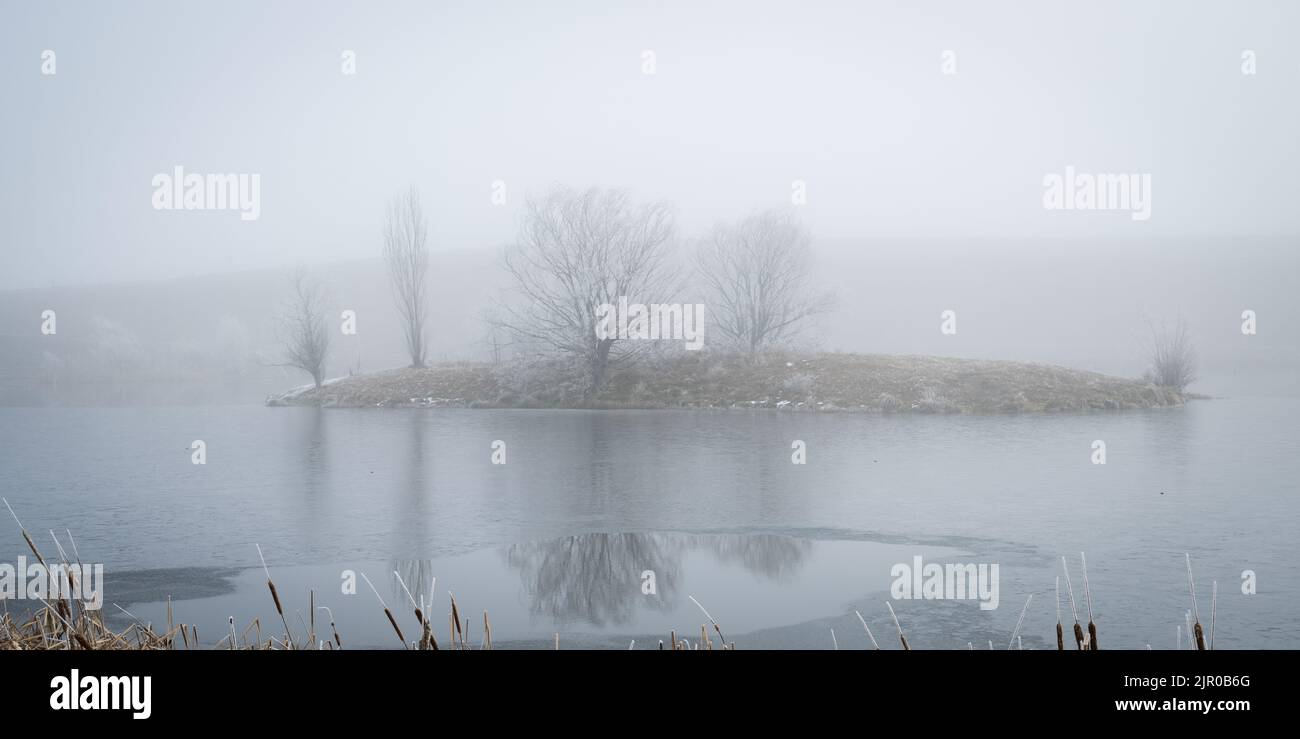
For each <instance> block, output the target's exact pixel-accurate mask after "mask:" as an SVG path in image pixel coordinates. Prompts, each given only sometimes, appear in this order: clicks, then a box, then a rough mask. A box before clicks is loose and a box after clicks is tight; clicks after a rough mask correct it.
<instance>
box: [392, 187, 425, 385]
mask: <svg viewBox="0 0 1300 739" xmlns="http://www.w3.org/2000/svg"><path fill="white" fill-rule="evenodd" d="M427 237H428V221H427V220H426V219H425V217H424V209H423V208H422V207H421V205H420V193H419V192H418V191H417V190H416V189H415V188H414V187H412V188H411V189H410V190H407V192H406V194H405V195H399V196H398V197H395V198H393V199H392V200H391V201H389V203H388V215H387V218H386V220H385V222H384V261H385V262H386V263H387V265H388V279H389V283H390V285H391V286H392V289H393V302H394V303H395V304H396V305H397V312H398V314H399V315H400V316H401V318H402V333H403V335H404V337H405V338H406V351H407V353H408V354H409V355H410V356H411V366H412V367H423V366H425V364H424V362H425V355H426V352H427V346H426V344H425V335H424V325H425V321H426V320H427V317H428V308H429V291H428V272H429V249H428V244H427Z"/></svg>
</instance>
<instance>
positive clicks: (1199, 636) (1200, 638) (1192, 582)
mask: <svg viewBox="0 0 1300 739" xmlns="http://www.w3.org/2000/svg"><path fill="white" fill-rule="evenodd" d="M1183 556H1184V557H1186V558H1187V587H1188V589H1190V590H1191V592H1192V613H1193V614H1195V616H1196V627H1195V631H1194V632H1193V634H1194V636H1195V639H1196V649H1197V651H1201V652H1204V651H1205V631H1204V630H1203V629H1202V628H1201V609H1200V608H1199V607H1197V605H1196V579H1195V578H1193V577H1192V555H1191V553H1190V552H1183Z"/></svg>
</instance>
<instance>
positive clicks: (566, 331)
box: [499, 188, 679, 397]
mask: <svg viewBox="0 0 1300 739" xmlns="http://www.w3.org/2000/svg"><path fill="white" fill-rule="evenodd" d="M673 236H674V229H673V223H672V215H671V212H670V209H669V206H668V205H667V204H666V203H663V202H657V203H650V204H644V205H637V204H634V203H633V202H632V198H631V196H630V195H629V194H628V193H627V192H626V191H623V190H603V189H600V188H591V189H588V190H585V191H582V192H576V191H573V190H569V189H566V188H556V189H555V190H553V191H552V192H551V193H549V194H548V195H547V196H546V197H544V198H542V199H540V200H534V199H529V201H528V205H527V212H526V214H525V216H524V218H523V221H522V223H521V226H520V232H519V236H518V239H517V241H516V243H515V244H513V245H512V246H510V247H508V248H507V249H506V251H505V255H504V264H505V268H506V270H507V271H508V272H509V273H510V276H511V277H512V278H513V281H514V284H515V288H516V290H517V292H518V297H519V300H518V301H515V302H511V303H507V304H505V305H503V306H502V307H501V312H500V317H499V320H500V322H501V324H502V325H503V326H504V327H505V328H507V329H508V330H509V331H510V333H511V335H512V338H513V339H514V341H515V342H517V343H523V344H527V345H533V346H540V347H543V348H544V349H548V350H551V351H554V352H557V353H560V354H563V355H566V356H569V357H572V358H574V359H576V360H577V361H578V362H579V364H580V365H581V366H582V368H583V370H584V371H585V373H586V375H587V378H586V381H587V382H586V393H587V396H588V397H590V396H591V395H592V394H594V393H596V392H598V391H599V390H600V389H601V388H602V387H603V386H604V383H605V379H606V378H607V376H608V371H609V368H610V367H611V366H612V365H614V364H615V363H617V362H619V361H622V360H623V359H625V358H627V357H629V356H631V355H632V354H635V353H636V350H637V349H639V348H643V347H628V346H627V342H625V341H621V340H620V339H619V338H618V337H617V336H615V337H608V336H606V337H603V338H602V337H600V336H598V335H597V333H596V323H597V309H598V308H599V307H600V306H601V305H617V304H618V303H619V298H620V297H624V296H626V297H628V299H629V300H636V299H643V300H645V301H647V302H648V301H650V300H666V299H669V298H671V297H673V294H674V293H675V292H676V290H677V289H678V287H679V286H678V284H677V279H678V274H679V272H678V270H677V269H676V267H675V266H674V265H673V264H672V262H671V256H672V255H671V250H672V247H673ZM646 343H648V342H646Z"/></svg>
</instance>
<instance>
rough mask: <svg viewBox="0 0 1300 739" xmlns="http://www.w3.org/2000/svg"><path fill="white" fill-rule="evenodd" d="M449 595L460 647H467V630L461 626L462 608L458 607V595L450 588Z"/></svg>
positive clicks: (452, 620)
mask: <svg viewBox="0 0 1300 739" xmlns="http://www.w3.org/2000/svg"><path fill="white" fill-rule="evenodd" d="M447 595H448V596H449V597H450V598H451V622H452V624H454V625H455V627H456V637H458V638H459V639H460V648H461V649H464V648H465V632H464V631H463V630H462V629H461V626H460V609H459V608H457V607H456V595H455V594H454V593H452V592H451V591H450V590H449V591H447Z"/></svg>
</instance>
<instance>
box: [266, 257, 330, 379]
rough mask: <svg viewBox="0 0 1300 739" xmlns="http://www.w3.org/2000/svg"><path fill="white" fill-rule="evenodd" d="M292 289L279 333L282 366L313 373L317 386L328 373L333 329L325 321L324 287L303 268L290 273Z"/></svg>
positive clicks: (285, 306) (286, 301)
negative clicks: (326, 359)
mask: <svg viewBox="0 0 1300 739" xmlns="http://www.w3.org/2000/svg"><path fill="white" fill-rule="evenodd" d="M290 281H291V284H292V285H293V292H292V293H290V295H289V297H288V298H287V299H286V300H285V302H284V312H283V314H282V315H281V316H280V320H279V327H278V329H277V333H278V334H279V339H280V342H281V343H282V344H284V359H283V360H282V361H281V362H279V366H281V367H296V368H298V369H300V370H302V371H304V372H306V373H307V374H309V375H311V379H312V382H314V383H316V387H320V386H321V381H322V380H323V379H324V375H325V358H326V357H327V356H328V354H329V348H330V332H329V330H328V329H327V328H326V321H325V310H326V308H325V289H324V288H323V287H322V286H321V284H320V283H319V282H317V281H316V280H315V279H313V278H312V277H311V276H310V275H309V274H307V271H306V270H305V269H303V268H301V267H299V268H298V269H295V270H294V271H293V273H292V275H291V276H290Z"/></svg>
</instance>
